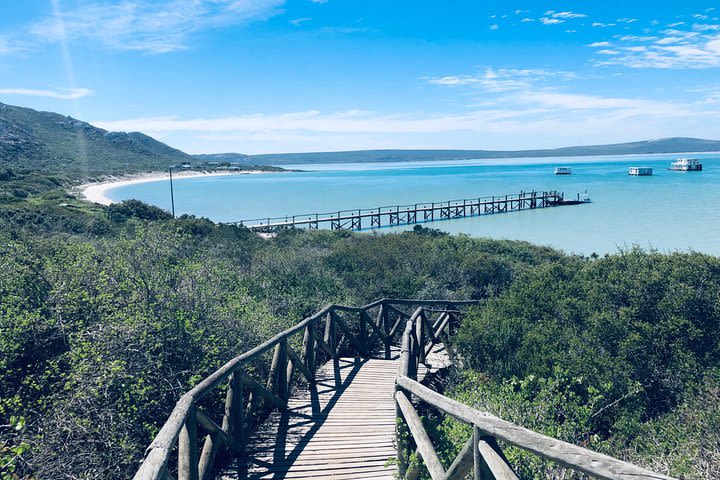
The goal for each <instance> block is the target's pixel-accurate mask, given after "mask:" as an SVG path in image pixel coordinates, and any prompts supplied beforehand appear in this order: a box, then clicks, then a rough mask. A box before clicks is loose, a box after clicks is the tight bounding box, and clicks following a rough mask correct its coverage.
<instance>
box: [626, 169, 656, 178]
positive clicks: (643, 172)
mask: <svg viewBox="0 0 720 480" xmlns="http://www.w3.org/2000/svg"><path fill="white" fill-rule="evenodd" d="M652 174H653V169H652V167H630V168H629V169H628V175H635V176H638V177H647V176H649V175H652Z"/></svg>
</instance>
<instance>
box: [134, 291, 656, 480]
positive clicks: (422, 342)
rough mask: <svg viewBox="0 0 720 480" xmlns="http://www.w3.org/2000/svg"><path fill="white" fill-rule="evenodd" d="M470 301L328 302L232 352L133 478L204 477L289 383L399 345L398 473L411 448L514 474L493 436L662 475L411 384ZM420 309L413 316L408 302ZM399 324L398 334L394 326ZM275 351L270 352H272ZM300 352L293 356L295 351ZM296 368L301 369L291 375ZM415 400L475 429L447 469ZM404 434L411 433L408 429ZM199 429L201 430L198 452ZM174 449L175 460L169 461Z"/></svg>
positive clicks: (607, 473)
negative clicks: (217, 407)
mask: <svg viewBox="0 0 720 480" xmlns="http://www.w3.org/2000/svg"><path fill="white" fill-rule="evenodd" d="M474 303H477V302H476V301H467V302H454V301H444V300H397V299H383V300H378V301H376V302H373V303H371V304H368V305H365V306H364V307H347V306H340V305H330V306H327V307H325V308H324V309H322V310H320V311H319V312H318V313H316V314H315V315H313V316H311V317H308V318H306V319H304V320H303V321H301V322H300V323H298V324H297V325H295V326H293V327H291V328H289V329H287V330H285V331H283V332H281V333H279V334H277V335H275V336H274V337H272V338H271V339H269V340H268V341H266V342H264V343H263V344H261V345H258V346H257V347H255V348H253V349H252V350H249V351H248V352H245V353H243V354H242V355H239V356H238V357H235V358H233V359H232V360H230V361H229V362H227V363H226V364H225V365H223V366H222V367H221V368H219V369H218V370H216V371H215V372H214V373H212V374H211V375H210V376H208V377H207V378H205V379H204V380H203V381H201V382H200V383H199V384H197V385H196V386H195V387H194V388H193V389H192V390H190V391H189V392H187V393H186V394H185V395H183V396H182V397H181V398H180V400H178V402H177V404H176V406H175V408H174V409H173V411H172V413H171V414H170V416H169V418H168V419H167V421H166V422H165V424H164V425H163V426H162V428H161V429H160V431H159V433H158V434H157V436H156V437H155V439H154V440H153V442H152V443H151V444H150V446H149V447H148V449H147V450H146V454H145V459H144V461H143V463H142V465H141V466H140V468H139V470H138V471H137V473H136V474H135V477H134V478H135V479H136V480H140V479H142V480H159V479H166V478H173V476H172V474H171V471H172V470H174V469H175V468H174V467H176V469H177V478H178V480H198V479H208V478H210V476H211V472H212V469H213V465H214V463H215V459H216V456H217V454H218V452H219V450H220V446H221V445H224V447H225V448H226V449H228V450H229V451H230V452H232V453H234V454H235V455H238V456H239V455H242V454H243V452H244V449H245V443H246V441H247V439H248V437H249V434H250V432H251V431H252V430H253V428H255V427H256V426H257V425H258V424H259V423H260V422H261V421H262V420H263V418H265V417H266V416H267V415H268V414H269V413H270V412H272V411H273V410H280V411H283V410H285V409H286V408H287V402H288V399H289V397H290V394H291V392H292V389H293V387H294V386H295V385H296V384H297V383H298V382H302V381H305V382H307V383H308V384H313V383H314V382H315V373H316V370H317V368H318V367H319V366H320V365H322V363H323V362H326V361H333V362H334V363H335V364H336V367H337V364H338V362H339V359H340V357H341V356H342V355H354V356H361V357H365V358H367V357H369V356H370V355H372V354H373V353H374V352H381V353H382V355H383V356H384V357H385V358H386V359H389V358H390V357H391V349H392V346H393V345H394V344H396V343H397V342H398V340H400V341H401V349H400V363H399V371H398V375H397V379H396V391H395V402H396V415H397V420H398V421H397V429H398V431H397V433H396V443H397V470H398V474H399V476H400V478H407V479H415V478H417V477H418V476H419V474H420V471H419V468H420V467H419V466H417V465H410V462H409V458H410V454H411V452H413V451H416V452H417V453H418V454H419V456H420V457H421V458H422V460H423V464H424V466H425V467H426V468H427V470H428V472H429V473H430V476H431V478H432V479H433V480H441V479H442V480H451V479H462V478H465V477H466V476H467V475H468V474H469V473H471V472H472V473H473V478H475V479H515V478H517V477H516V476H515V474H514V473H513V470H512V468H511V466H510V465H509V464H508V462H507V459H506V458H505V456H504V455H503V453H502V450H501V449H500V446H499V444H498V440H500V441H502V442H504V443H505V444H507V445H511V446H515V447H518V448H521V449H524V450H527V451H530V452H532V453H534V454H536V455H539V456H541V457H544V458H546V459H549V460H552V461H555V462H557V463H559V464H561V465H564V466H566V467H568V468H571V469H574V470H577V471H580V472H583V473H586V474H588V475H590V476H592V477H595V478H601V479H630V478H632V479H669V478H670V477H667V476H664V475H661V474H657V473H654V472H651V471H649V470H646V469H643V468H640V467H637V466H635V465H632V464H629V463H627V462H623V461H621V460H617V459H614V458H612V457H608V456H606V455H602V454H599V453H596V452H593V451H590V450H587V449H584V448H581V447H578V446H576V445H572V444H569V443H567V442H563V441H560V440H556V439H553V438H550V437H547V436H545V435H541V434H539V433H536V432H533V431H530V430H527V429H525V428H523V427H520V426H519V425H515V424H513V423H511V422H508V421H505V420H502V419H500V418H497V417H495V416H493V415H490V414H488V413H485V412H480V411H478V410H475V409H473V408H470V407H468V406H466V405H463V404H461V403H459V402H457V401H455V400H452V399H450V398H448V397H445V396H443V395H441V394H439V393H437V392H435V391H433V390H431V389H429V388H427V387H425V386H423V385H422V384H421V383H419V382H418V381H417V373H418V370H419V367H420V365H421V364H424V363H425V362H426V357H427V356H428V355H429V354H431V352H433V347H434V346H435V345H437V344H438V343H442V345H443V347H444V348H445V349H446V351H447V353H448V355H449V356H450V358H453V357H454V354H453V349H452V333H453V331H454V329H455V328H456V327H457V325H458V323H459V320H460V315H461V308H462V307H464V306H467V305H471V304H474ZM408 307H410V308H412V307H417V308H416V310H415V311H414V312H413V313H410V312H408V311H405V310H404V309H406V308H408ZM403 327H404V329H403V330H402V334H400V332H401V328H403ZM271 352H272V356H271V357H270V356H269V355H270V353H271ZM298 352H299V353H298ZM264 356H266V357H267V358H268V359H270V358H271V361H270V367H269V370H267V379H266V381H264V382H261V381H260V380H258V379H257V378H255V377H257V374H256V373H255V372H256V371H259V369H258V368H257V364H258V362H261V361H262V360H264ZM298 372H299V374H297V373H298ZM221 386H225V402H224V412H223V416H222V420H221V421H220V422H219V423H216V422H215V421H214V420H213V419H212V418H211V415H210V414H209V413H206V411H205V410H203V409H202V408H201V406H200V402H201V400H202V399H203V398H205V397H209V396H210V394H211V392H215V394H216V395H217V394H218V393H222V392H218V391H217V389H218V388H219V387H221ZM413 401H415V403H416V404H417V403H419V402H422V403H423V404H425V405H427V406H429V407H431V408H434V409H436V410H438V411H440V412H442V413H443V414H448V415H451V416H452V417H454V418H456V419H457V420H459V421H460V422H464V423H466V424H468V425H470V426H472V432H473V433H472V435H471V437H470V438H469V439H468V440H467V442H466V443H465V445H464V446H463V448H462V450H461V452H460V453H459V455H458V456H457V458H456V459H455V460H454V461H453V462H452V464H451V465H450V466H449V467H447V469H446V468H445V466H444V465H443V464H442V462H441V461H440V458H439V456H438V454H437V452H436V450H435V449H434V447H433V445H432V442H431V440H430V437H429V435H428V434H427V432H426V430H425V428H424V426H423V424H422V421H421V419H420V416H419V414H418V412H417V410H416V407H415V406H414V405H413ZM405 432H409V434H406V433H405ZM201 433H204V434H205V438H204V440H203V445H202V448H200V440H201ZM174 455H177V457H176V458H177V464H176V465H175V464H174V463H173V461H172V458H173V457H174Z"/></svg>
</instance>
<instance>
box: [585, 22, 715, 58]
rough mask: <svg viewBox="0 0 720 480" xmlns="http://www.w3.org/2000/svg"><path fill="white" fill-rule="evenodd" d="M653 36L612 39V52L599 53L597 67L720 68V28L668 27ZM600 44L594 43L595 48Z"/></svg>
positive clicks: (705, 26)
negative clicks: (600, 56)
mask: <svg viewBox="0 0 720 480" xmlns="http://www.w3.org/2000/svg"><path fill="white" fill-rule="evenodd" d="M671 25H673V26H674V27H675V28H665V29H659V30H657V31H656V32H652V31H651V32H650V33H654V35H643V36H638V35H622V36H621V35H615V36H614V37H613V38H614V39H615V40H614V44H613V48H612V49H606V50H599V51H597V52H596V53H598V54H602V55H603V56H604V57H609V58H603V59H601V60H600V59H597V60H595V62H594V64H595V65H597V66H604V65H622V66H626V67H630V68H659V69H703V68H716V67H720V49H719V48H718V46H719V45H720V24H717V25H716V24H693V25H687V24H685V23H682V22H680V23H675V24H671ZM600 43H602V42H596V43H595V44H593V45H598V46H600V45H599V44H600Z"/></svg>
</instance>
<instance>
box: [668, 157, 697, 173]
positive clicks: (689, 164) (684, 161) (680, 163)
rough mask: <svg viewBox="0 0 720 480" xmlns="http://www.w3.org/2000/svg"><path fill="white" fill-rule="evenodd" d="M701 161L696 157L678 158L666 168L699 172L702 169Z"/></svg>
mask: <svg viewBox="0 0 720 480" xmlns="http://www.w3.org/2000/svg"><path fill="white" fill-rule="evenodd" d="M702 168H703V166H702V162H701V161H700V160H698V159H697V158H678V159H677V160H676V161H674V162H672V163H671V164H670V168H669V169H668V170H676V171H678V172H700V171H702Z"/></svg>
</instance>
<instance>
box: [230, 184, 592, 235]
mask: <svg viewBox="0 0 720 480" xmlns="http://www.w3.org/2000/svg"><path fill="white" fill-rule="evenodd" d="M579 203H584V202H583V201H580V197H579V196H578V200H577V201H576V200H569V201H568V200H565V194H564V193H562V192H557V191H550V192H535V191H533V192H520V193H518V194H514V195H504V196H497V197H478V198H466V199H462V200H449V201H446V202H432V203H416V204H412V205H395V206H388V207H378V208H371V209H358V210H340V211H337V212H329V213H311V214H304V215H293V216H285V217H275V218H256V219H251V220H242V221H239V222H232V224H233V225H242V226H245V227H248V228H250V229H252V230H257V231H264V232H268V231H273V230H278V229H282V228H307V229H310V230H317V229H319V228H321V226H322V227H323V228H329V229H330V230H362V229H364V228H371V229H372V228H381V227H390V226H397V225H412V224H415V223H424V222H434V221H438V220H452V219H456V218H467V217H477V216H481V215H492V214H496V213H507V212H515V211H520V210H532V209H536V208H548V207H557V206H560V205H577V204H579Z"/></svg>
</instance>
